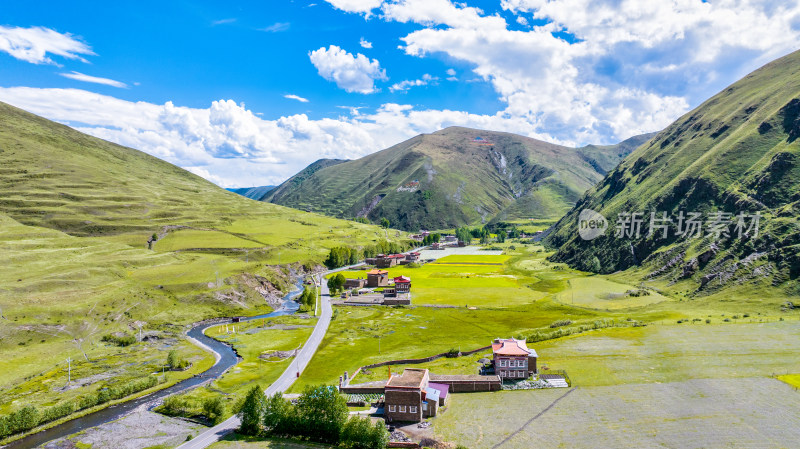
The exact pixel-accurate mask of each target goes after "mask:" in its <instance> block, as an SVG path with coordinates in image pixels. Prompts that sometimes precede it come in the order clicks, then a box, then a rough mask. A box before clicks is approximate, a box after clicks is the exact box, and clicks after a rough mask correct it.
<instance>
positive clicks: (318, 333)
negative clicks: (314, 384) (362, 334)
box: [178, 263, 363, 449]
mask: <svg viewBox="0 0 800 449" xmlns="http://www.w3.org/2000/svg"><path fill="white" fill-rule="evenodd" d="M360 265H363V263H361V264H357V265H351V266H349V267H342V268H338V269H336V270H330V271H328V272H326V273H324V274H323V275H318V276H316V280H317V281H318V282H319V283H320V285H321V288H320V303H321V304H322V313H321V314H320V316H319V321H317V324H316V326H314V330H313V331H312V332H311V336H310V337H308V340H306V344H305V345H303V347H302V348H301V349H300V352H299V353H298V354H297V356H296V357H295V359H294V360H293V361H292V364H291V365H289V367H288V368H286V371H284V372H283V374H281V377H279V378H278V380H276V381H275V382H273V383H272V385H270V386H269V387H268V388H267V389H266V390H265V391H264V394H266V395H268V396H272V395H273V394H275V393H278V392H284V391H286V390H288V389H289V387H291V386H292V384H293V383H294V381H296V380H297V378H298V377H300V374H301V373H302V372H303V370H304V369H305V368H306V366H308V362H310V361H311V358H312V357H313V356H314V353H315V352H316V351H317V348H318V347H319V344H320V343H321V342H322V338H323V337H324V336H325V333H326V332H327V331H328V326H329V325H330V324H331V316H332V315H333V309H332V307H331V301H330V292H329V291H328V285H327V283H325V282H324V277H323V276H325V275H328V274H330V273H335V272H337V271H341V270H347V269H350V268H353V267H356V266H360ZM239 424H240V421H239V418H238V417H236V416H232V417H230V418H228V419H227V420H225V421H223V422H221V423H220V424H217V425H216V426H214V427H212V428H210V429H208V430H206V431H204V432H203V433H201V434H200V435H198V436H196V437H195V438H193V439H192V440H191V441H187V442H186V443H183V444H182V445H180V446H178V449H204V448H206V447H208V446H210V445H212V444H214V443H216V442H217V441H219V440H220V439H221V438H222V437H224V436H225V435H227V434H229V433H231V432H233V431H234V430H236V429H237V428H238V427H239Z"/></svg>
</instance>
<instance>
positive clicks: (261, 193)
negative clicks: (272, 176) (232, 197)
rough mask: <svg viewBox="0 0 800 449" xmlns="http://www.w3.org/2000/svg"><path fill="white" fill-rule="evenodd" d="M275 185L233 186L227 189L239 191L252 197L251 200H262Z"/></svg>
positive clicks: (246, 196) (244, 195)
mask: <svg viewBox="0 0 800 449" xmlns="http://www.w3.org/2000/svg"><path fill="white" fill-rule="evenodd" d="M274 188H275V186H261V187H240V188H231V189H225V190H227V191H229V192H233V193H238V194H239V195H242V196H243V197H245V198H250V199H251V200H256V201H260V200H261V198H264V197H265V196H267V194H268V193H269V192H271V191H272V189H274Z"/></svg>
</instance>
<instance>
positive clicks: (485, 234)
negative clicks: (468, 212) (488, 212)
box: [455, 226, 520, 244]
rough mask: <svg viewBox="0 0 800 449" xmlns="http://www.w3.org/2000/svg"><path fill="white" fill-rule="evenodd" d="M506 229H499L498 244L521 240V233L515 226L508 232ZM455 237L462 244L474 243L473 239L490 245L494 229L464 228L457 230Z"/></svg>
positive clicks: (485, 227) (487, 227) (496, 236)
mask: <svg viewBox="0 0 800 449" xmlns="http://www.w3.org/2000/svg"><path fill="white" fill-rule="evenodd" d="M506 229H507V228H500V229H497V233H496V235H495V240H497V242H499V243H503V242H505V241H506V239H507V238H512V239H516V238H519V236H520V232H519V229H517V228H516V227H515V226H512V227H510V229H508V230H506ZM455 235H456V238H457V239H459V240H461V241H462V242H466V243H467V244H470V243H472V239H478V240H479V241H480V242H481V243H483V244H486V243H489V240H490V239H491V235H492V228H491V227H490V226H484V227H482V228H470V227H468V226H462V227H460V228H456V230H455Z"/></svg>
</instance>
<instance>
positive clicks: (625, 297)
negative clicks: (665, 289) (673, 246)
mask: <svg viewBox="0 0 800 449" xmlns="http://www.w3.org/2000/svg"><path fill="white" fill-rule="evenodd" d="M567 285H568V288H567V289H566V290H564V291H562V292H561V293H559V294H557V295H556V300H557V301H559V302H562V303H564V304H573V305H576V306H579V307H588V308H590V309H629V308H632V307H643V306H647V305H650V304H655V303H658V302H661V301H667V300H669V298H667V297H665V296H663V295H661V294H660V293H658V292H655V291H652V290H639V289H637V288H635V287H632V286H630V285H625V284H620V283H618V282H614V281H610V280H608V279H604V278H601V277H597V276H593V277H585V278H575V279H570V280H569V281H568V282H567ZM632 292H634V294H641V293H642V292H644V293H646V294H645V295H642V296H633V295H632V294H631V293H632Z"/></svg>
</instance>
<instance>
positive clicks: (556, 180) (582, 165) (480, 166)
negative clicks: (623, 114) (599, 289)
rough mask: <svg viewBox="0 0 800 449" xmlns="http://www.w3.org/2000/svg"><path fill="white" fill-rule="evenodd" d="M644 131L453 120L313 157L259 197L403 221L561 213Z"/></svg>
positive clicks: (415, 225)
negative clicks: (543, 132)
mask: <svg viewBox="0 0 800 449" xmlns="http://www.w3.org/2000/svg"><path fill="white" fill-rule="evenodd" d="M648 138H649V136H648V135H645V136H639V137H635V138H632V139H629V140H627V141H625V142H623V143H621V144H618V145H612V146H587V147H583V148H580V149H574V148H568V147H564V146H560V145H554V144H550V143H546V142H542V141H539V140H536V139H531V138H528V137H523V136H519V135H515V134H510V133H501V132H493V131H482V130H477V129H469V128H461V127H451V128H447V129H443V130H441V131H437V132H435V133H433V134H423V135H419V136H416V137H414V138H412V139H409V140H407V141H405V142H402V143H400V144H397V145H395V146H393V147H390V148H387V149H385V150H382V151H379V152H377V153H373V154H370V155H368V156H365V157H363V158H361V159H358V160H353V161H341V160H320V161H317V162H315V163H314V164H312V165H310V166H309V167H307V168H306V169H304V170H303V171H301V172H300V173H298V174H297V175H295V176H294V177H292V178H291V179H289V180H288V181H286V182H284V183H283V184H281V185H280V186H278V187H277V188H276V189H275V190H273V191H272V192H271V193H270V194H268V195H267V197H266V198H264V200H265V201H270V202H273V203H277V204H281V205H285V206H289V207H294V208H298V209H304V210H311V211H315V212H321V213H325V214H328V215H332V216H336V217H342V218H352V217H368V218H369V219H370V220H372V221H373V222H377V221H378V220H380V219H381V218H383V217H385V218H387V219H389V221H390V222H391V223H392V226H393V227H398V228H401V229H407V230H416V229H419V228H428V229H441V228H446V227H453V226H458V225H464V224H480V223H486V222H489V221H492V220H513V219H520V218H531V217H535V218H552V219H556V218H558V217H560V216H561V215H563V214H564V213H565V212H566V211H567V210H569V208H570V207H571V206H572V205H573V204H574V203H575V201H577V200H578V198H579V197H580V196H581V195H582V194H583V192H584V191H585V190H586V189H588V188H589V187H591V186H592V185H594V183H596V182H597V181H599V180H600V179H601V178H602V176H603V175H604V174H605V173H606V172H607V171H608V170H610V169H611V168H613V166H615V165H616V164H617V163H618V162H619V161H620V160H621V159H622V158H624V157H625V156H626V155H627V154H628V153H629V152H630V151H632V150H633V148H635V146H636V145H637V144H640V143H642V142H644V141H646V140H647V139H648Z"/></svg>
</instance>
